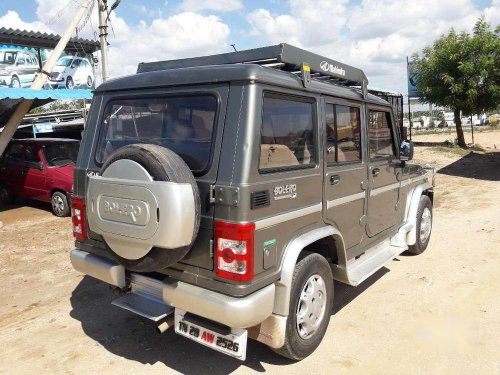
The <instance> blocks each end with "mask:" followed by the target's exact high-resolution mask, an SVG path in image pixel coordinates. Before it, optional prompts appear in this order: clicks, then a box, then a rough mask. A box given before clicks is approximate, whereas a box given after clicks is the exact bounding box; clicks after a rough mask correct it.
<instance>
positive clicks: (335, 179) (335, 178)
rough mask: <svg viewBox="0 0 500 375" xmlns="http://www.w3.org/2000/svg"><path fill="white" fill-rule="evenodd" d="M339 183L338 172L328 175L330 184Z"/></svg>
mask: <svg viewBox="0 0 500 375" xmlns="http://www.w3.org/2000/svg"><path fill="white" fill-rule="evenodd" d="M339 183H340V176H339V175H338V174H332V175H331V176H330V185H338V184H339Z"/></svg>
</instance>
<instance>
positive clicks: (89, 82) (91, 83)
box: [87, 76, 94, 89]
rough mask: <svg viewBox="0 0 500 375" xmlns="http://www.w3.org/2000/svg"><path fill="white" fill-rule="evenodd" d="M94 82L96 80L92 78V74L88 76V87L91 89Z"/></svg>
mask: <svg viewBox="0 0 500 375" xmlns="http://www.w3.org/2000/svg"><path fill="white" fill-rule="evenodd" d="M93 84H94V80H93V79H92V77H91V76H88V77H87V87H88V88H89V89H90V88H92V85H93Z"/></svg>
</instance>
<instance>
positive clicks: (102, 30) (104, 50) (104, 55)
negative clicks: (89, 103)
mask: <svg viewBox="0 0 500 375" xmlns="http://www.w3.org/2000/svg"><path fill="white" fill-rule="evenodd" d="M98 5H99V41H100V42H101V74H102V81H103V82H104V81H107V80H108V78H109V77H108V41H107V37H108V14H107V12H106V10H107V8H108V4H107V0H98Z"/></svg>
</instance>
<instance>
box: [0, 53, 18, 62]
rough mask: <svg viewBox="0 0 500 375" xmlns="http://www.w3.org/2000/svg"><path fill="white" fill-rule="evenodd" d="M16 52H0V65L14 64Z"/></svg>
mask: <svg viewBox="0 0 500 375" xmlns="http://www.w3.org/2000/svg"><path fill="white" fill-rule="evenodd" d="M16 56H17V52H13V51H4V52H0V64H14V62H15V61H16Z"/></svg>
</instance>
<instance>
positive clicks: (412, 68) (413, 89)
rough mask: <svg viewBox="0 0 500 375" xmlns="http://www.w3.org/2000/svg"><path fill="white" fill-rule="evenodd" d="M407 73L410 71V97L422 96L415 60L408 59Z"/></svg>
mask: <svg viewBox="0 0 500 375" xmlns="http://www.w3.org/2000/svg"><path fill="white" fill-rule="evenodd" d="M406 65H407V73H408V97H410V98H420V97H421V96H422V92H421V91H420V90H419V89H418V87H417V84H416V75H417V74H416V72H415V63H414V62H413V61H409V60H408V59H407V60H406Z"/></svg>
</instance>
